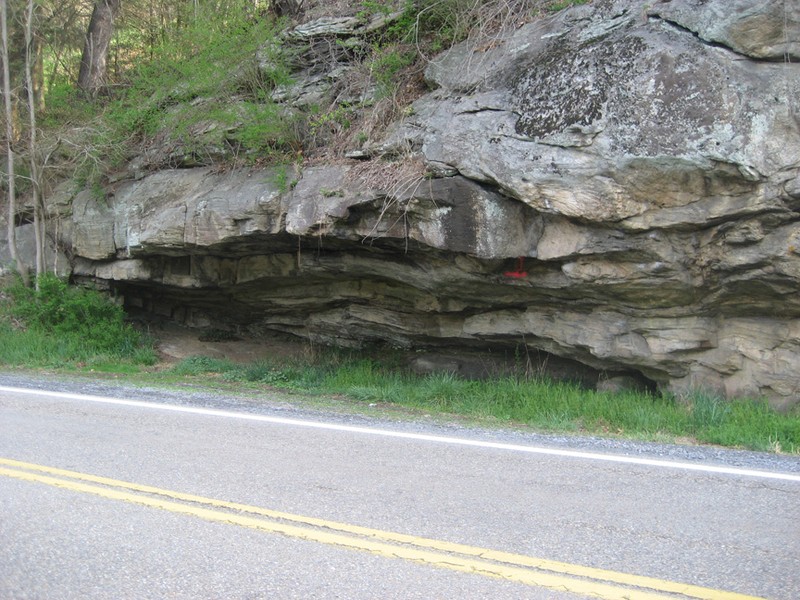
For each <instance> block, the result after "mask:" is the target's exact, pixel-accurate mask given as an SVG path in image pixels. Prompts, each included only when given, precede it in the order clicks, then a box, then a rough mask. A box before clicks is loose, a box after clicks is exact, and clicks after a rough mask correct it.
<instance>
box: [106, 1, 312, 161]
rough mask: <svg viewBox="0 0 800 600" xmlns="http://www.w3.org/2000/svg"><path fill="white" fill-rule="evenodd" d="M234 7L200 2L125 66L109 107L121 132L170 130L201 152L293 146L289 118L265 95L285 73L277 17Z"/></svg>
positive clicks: (126, 135) (137, 134)
mask: <svg viewBox="0 0 800 600" xmlns="http://www.w3.org/2000/svg"><path fill="white" fill-rule="evenodd" d="M236 7H238V8H236ZM236 7H234V8H231V9H230V12H226V13H218V12H215V11H217V10H218V7H215V6H209V5H207V4H204V3H201V7H200V8H199V9H198V10H199V14H197V15H194V14H190V15H189V16H187V17H186V19H185V20H184V21H183V22H184V26H183V27H180V28H177V29H176V30H175V31H174V32H172V34H171V35H170V36H168V37H167V38H165V39H164V40H163V42H162V43H161V44H160V45H158V46H157V47H155V48H154V49H153V50H152V55H151V57H149V59H148V60H145V61H143V62H142V64H140V65H139V66H138V67H137V68H136V69H135V70H134V71H133V73H131V74H130V76H129V81H128V85H127V87H126V88H125V89H124V91H123V92H122V93H121V94H120V96H119V98H118V99H117V100H115V101H114V102H112V103H111V105H110V106H109V110H108V113H107V118H108V120H109V122H110V123H112V124H113V126H114V128H115V131H116V134H117V137H118V138H119V139H121V140H128V139H138V140H143V141H147V140H148V139H151V138H153V137H154V136H156V135H167V136H169V139H170V140H171V141H172V142H173V143H175V144H177V145H180V146H182V147H183V148H184V150H185V151H187V152H194V153H196V154H198V155H200V156H202V155H204V154H219V153H221V152H227V151H230V150H231V149H232V152H233V153H234V154H236V153H238V152H243V153H244V154H245V155H248V156H255V155H258V156H266V155H271V154H273V153H279V154H280V153H283V152H288V151H292V150H295V149H296V148H295V146H296V138H297V134H296V131H295V127H294V120H293V118H291V117H288V116H287V115H286V114H285V113H283V112H281V111H280V110H279V108H278V107H277V105H276V104H275V103H274V102H272V101H271V100H270V98H269V96H270V92H271V91H272V90H273V89H274V88H275V87H276V86H279V85H284V84H286V83H287V82H288V81H289V71H288V68H287V66H286V61H285V59H284V57H283V54H282V50H281V48H280V45H279V43H278V34H279V32H280V23H277V22H274V21H272V20H270V19H268V18H266V17H263V16H259V17H258V18H254V16H253V15H251V14H249V12H248V11H247V10H245V9H244V8H242V6H240V5H238V4H237V5H236ZM221 14H224V15H225V16H224V18H223V17H221Z"/></svg>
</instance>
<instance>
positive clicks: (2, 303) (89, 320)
mask: <svg viewBox="0 0 800 600" xmlns="http://www.w3.org/2000/svg"><path fill="white" fill-rule="evenodd" d="M156 359H157V355H156V352H155V350H154V349H153V346H152V343H150V342H149V340H147V339H146V338H145V337H144V336H142V335H141V334H140V333H139V332H137V331H136V330H134V329H133V328H132V327H131V326H130V325H129V324H127V323H125V314H124V312H123V311H122V308H121V307H119V306H117V305H116V304H114V303H113V302H111V301H110V300H109V299H108V298H107V297H105V296H103V295H102V294H100V293H99V292H96V291H93V290H86V289H81V288H74V287H69V286H68V285H67V284H66V283H65V282H64V281H62V280H60V279H58V278H57V277H54V276H49V275H48V276H44V277H41V278H40V279H39V281H38V289H33V288H26V287H24V286H23V285H21V284H20V283H16V284H14V285H11V286H9V287H7V288H5V289H4V290H3V291H2V292H0V364H1V365H9V366H26V367H50V368H52V367H58V368H89V369H95V370H97V371H108V370H111V369H113V370H117V371H121V372H126V371H127V372H132V371H136V370H137V368H138V366H140V365H152V364H154V363H155V361H156Z"/></svg>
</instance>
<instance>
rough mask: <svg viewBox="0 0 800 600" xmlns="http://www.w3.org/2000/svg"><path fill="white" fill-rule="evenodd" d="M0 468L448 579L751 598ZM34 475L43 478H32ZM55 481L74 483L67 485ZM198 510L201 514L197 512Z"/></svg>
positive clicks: (616, 596) (619, 593)
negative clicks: (434, 571)
mask: <svg viewBox="0 0 800 600" xmlns="http://www.w3.org/2000/svg"><path fill="white" fill-rule="evenodd" d="M0 465H6V466H7V467H10V468H3V467H0V475H4V476H6V477H12V478H15V479H20V480H24V481H30V482H37V483H43V484H47V485H51V486H55V487H59V488H63V489H68V490H72V491H76V492H82V493H87V494H92V495H95V496H101V497H104V498H109V499H114V500H121V501H125V502H131V503H135V504H139V505H143V506H148V507H151V508H158V509H161V510H166V511H170V512H175V513H180V514H184V515H191V516H195V517H199V518H202V519H206V520H209V521H216V522H222V523H229V524H234V525H239V526H242V527H248V528H252V529H258V530H261V531H267V532H270V533H278V534H282V535H286V536H289V537H293V538H298V539H303V540H307V541H312V542H317V543H324V544H328V545H333V546H340V547H346V548H350V549H356V550H363V551H367V552H370V553H372V554H377V555H380V556H387V557H391V558H403V559H406V560H411V561H414V562H420V563H426V564H430V565H434V566H438V567H444V568H448V569H451V570H456V571H462V572H468V573H477V574H481V575H487V576H492V577H499V578H502V579H507V580H511V581H516V582H519V583H524V584H528V585H535V586H539V587H545V588H549V589H555V590H559V591H568V592H572V593H576V594H582V595H584V596H592V597H598V598H603V599H607V600H624V599H629V600H656V599H664V598H667V597H674V596H672V595H673V594H678V595H680V596H683V597H689V598H697V599H708V600H711V599H714V600H716V599H719V600H756V599H755V597H753V596H746V595H742V594H737V593H734V592H725V591H722V590H715V589H711V588H704V587H699V586H693V585H687V584H681V583H676V582H671V581H666V580H661V579H655V578H650V577H641V576H638V575H630V574H626V573H619V572H616V571H608V570H604V569H595V568H592V567H583V566H580V565H573V564H569V563H562V562H557V561H551V560H547V559H540V558H533V557H529V556H524V555H520V554H512V553H508V552H501V551H497V550H490V549H487V548H478V547H474V546H467V545H463V544H456V543H451V542H445V541H440V540H433V539H427V538H421V537H417V536H412V535H406V534H400V533H392V532H387V531H381V530H378V529H371V528H367V527H360V526H357V525H349V524H345V523H336V522H333V521H326V520H323V519H317V518H314V517H306V516H302V515H294V514H290V513H284V512H279V511H273V510H269V509H264V508H260V507H257V506H250V505H246V504H239V503H235V502H226V501H223V500H216V499H212V498H205V497H202V496H195V495H192V494H184V493H181V492H176V491H171V490H164V489H160V488H156V487H151V486H146V485H139V484H135V483H129V482H125V481H120V480H116V479H110V478H107V477H99V476H95V475H89V474H86V473H79V472H76V471H68V470H64V469H57V468H54V467H47V466H43V465H36V464H32V463H25V462H21V461H16V460H11V459H4V458H0ZM20 469H23V470H20ZM30 471H33V472H30ZM38 473H47V474H48V475H39V474H38ZM49 475H55V476H57V477H51V476H49ZM63 478H68V479H72V480H77V481H69V480H68V479H63ZM81 481H84V482H90V483H94V484H100V485H102V486H110V487H113V488H119V489H108V487H99V486H97V485H89V484H86V483H80V482H81ZM121 490H129V491H121ZM132 492H133V493H132ZM145 494H150V495H156V496H161V497H162V498H154V497H151V496H148V495H145ZM163 498H168V499H170V500H165V499H163ZM174 500H179V501H181V502H190V503H192V504H188V505H187V504H181V503H179V502H174ZM198 504H199V505H203V506H197V505H198ZM207 507H213V508H217V509H219V508H222V509H226V510H227V511H237V513H239V514H233V513H231V512H226V511H222V510H213V509H212V508H207ZM243 512H244V513H250V514H251V515H258V516H260V517H266V518H268V519H275V520H279V521H288V522H289V523H293V524H287V523H285V522H274V521H268V520H265V519H263V518H261V519H259V518H256V517H252V516H246V515H243V514H241V513H243ZM363 538H366V539H363ZM457 555H460V556H457ZM497 563H500V564H497ZM533 569H536V570H533ZM542 571H544V572H542ZM610 583H616V584H621V585H624V586H631V587H630V588H628V587H625V588H623V587H617V586H614V585H609V584H610ZM631 588H638V589H631ZM665 593H666V594H670V596H664V595H663V594H665Z"/></svg>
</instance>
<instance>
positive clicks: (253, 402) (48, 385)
mask: <svg viewBox="0 0 800 600" xmlns="http://www.w3.org/2000/svg"><path fill="white" fill-rule="evenodd" d="M0 386H7V387H19V388H26V389H39V390H48V391H57V392H67V393H75V394H86V395H93V396H105V397H111V398H124V399H129V400H139V401H145V402H152V403H162V404H173V405H182V406H196V407H203V408H212V409H219V410H228V411H238V412H246V413H250V414H263V415H272V416H280V417H284V418H293V419H303V420H313V421H325V422H332V423H339V424H346V425H355V426H366V427H374V428H380V429H388V430H395V431H407V432H412V433H422V434H429V435H440V436H452V437H459V438H467V439H475V440H485V441H491V442H499V443H505V444H520V445H530V446H539V447H548V448H558V449H570V450H578V451H584V452H597V453H606V454H620V455H625V456H635V457H638V458H650V459H658V460H673V461H679V462H691V463H698V464H711V465H718V466H725V467H736V468H741V469H756V470H766V471H777V472H785V473H800V456H795V455H784V454H772V453H766V452H752V451H744V450H736V449H728V448H720V447H715V446H701V445H691V444H665V443H654V442H641V441H633V440H623V439H616V438H602V437H597V436H585V435H579V434H568V435H564V434H549V433H540V432H536V431H533V430H531V429H527V428H520V427H511V426H505V425H500V424H498V425H497V426H494V425H493V424H489V425H487V424H485V423H481V424H479V425H476V424H474V423H473V422H470V421H468V420H467V419H464V418H460V417H452V418H447V417H443V416H441V415H429V414H426V413H424V412H421V411H412V410H409V409H404V408H397V407H393V406H385V405H366V404H362V403H357V402H353V401H349V400H343V399H340V398H334V397H318V396H314V397H310V396H303V395H300V394H293V393H284V392H279V391H276V390H258V391H256V390H246V389H245V390H242V389H234V388H231V387H226V388H224V389H210V388H209V387H205V386H199V385H195V384H191V383H189V384H174V385H151V384H136V383H131V382H129V381H122V380H118V379H116V378H114V377H113V376H97V377H90V376H87V375H62V374H57V375H55V374H47V373H29V372H11V371H6V372H0Z"/></svg>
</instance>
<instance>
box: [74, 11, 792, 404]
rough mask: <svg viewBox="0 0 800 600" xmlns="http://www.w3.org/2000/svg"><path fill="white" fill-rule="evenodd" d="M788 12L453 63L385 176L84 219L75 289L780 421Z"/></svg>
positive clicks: (698, 19) (166, 181)
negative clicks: (638, 380) (645, 389)
mask: <svg viewBox="0 0 800 600" xmlns="http://www.w3.org/2000/svg"><path fill="white" fill-rule="evenodd" d="M732 5H735V7H732ZM798 12H800V9H798V8H796V7H793V3H789V2H778V1H773V2H763V1H755V0H752V1H746V0H736V2H731V1H730V0H702V1H701V0H672V1H671V2H656V3H652V2H638V1H635V0H627V1H616V2H615V1H610V0H601V1H597V2H593V3H591V4H590V5H587V6H581V7H575V8H573V9H571V10H567V11H564V12H562V13H559V14H557V15H555V16H552V17H549V18H546V19H543V20H541V21H537V22H535V23H532V24H529V25H526V26H524V27H521V28H520V29H518V30H517V31H515V32H513V33H512V34H509V35H508V36H507V37H504V38H498V39H496V40H492V41H491V43H482V44H470V43H464V44H462V45H460V46H457V47H455V48H453V49H452V50H451V51H449V52H448V53H447V54H445V55H443V56H441V57H439V58H438V59H437V60H436V61H435V62H433V63H432V64H431V65H430V67H429V69H428V72H427V78H428V80H429V82H430V85H431V86H432V87H433V88H435V89H434V90H433V91H431V92H430V93H428V94H427V95H425V96H424V97H422V98H421V99H419V100H418V101H417V102H416V103H415V104H414V105H413V107H412V108H413V110H412V111H410V114H409V116H407V117H406V118H405V119H404V120H403V121H402V122H400V123H396V124H395V125H394V126H393V127H392V129H391V131H390V133H389V134H387V137H386V138H385V139H384V140H383V141H382V142H381V143H379V144H375V145H373V146H372V147H370V148H367V149H366V150H367V151H368V153H372V155H373V156H381V157H382V158H375V159H374V160H372V161H371V162H366V163H364V162H360V163H357V162H353V164H351V165H345V166H341V165H331V166H318V167H313V168H307V169H305V170H303V171H302V172H298V173H297V174H295V175H291V174H290V175H289V177H288V179H293V178H296V179H297V181H296V185H295V186H294V187H293V188H292V189H283V188H282V187H281V185H279V182H285V181H286V179H287V175H286V173H280V172H269V171H256V170H254V171H235V172H229V173H222V174H220V173H214V172H211V171H209V170H206V169H192V170H179V171H163V172H159V173H155V174H153V175H150V176H147V177H144V178H143V179H140V180H138V181H131V182H126V183H122V184H120V185H119V186H118V188H117V189H116V190H115V193H114V195H113V196H112V197H110V198H109V199H107V200H106V201H100V202H98V201H97V200H96V199H94V198H92V197H91V195H90V194H88V193H84V194H81V195H80V196H79V197H78V198H76V199H75V201H74V203H73V206H74V210H73V214H72V221H73V223H72V226H71V227H67V228H66V229H65V230H66V231H70V230H71V231H72V235H73V248H74V252H75V253H76V255H77V257H78V258H77V260H76V263H75V273H76V274H77V275H81V276H85V277H93V278H96V279H102V280H107V281H109V282H110V283H111V284H112V285H113V286H114V287H116V288H117V289H119V290H121V291H122V292H123V293H124V294H125V295H126V297H127V299H128V302H129V303H130V304H131V305H139V306H141V307H143V308H147V309H150V310H153V311H155V312H159V313H161V314H164V315H165V316H169V317H171V318H176V319H179V320H182V321H185V322H187V323H190V324H194V325H197V326H203V325H209V324H214V325H215V326H229V327H240V328H249V329H250V330H251V331H260V330H266V329H269V330H280V331H285V332H290V333H293V334H297V335H301V336H305V337H308V338H311V339H314V340H322V341H326V342H334V343H338V344H346V345H360V344H363V343H365V342H371V341H383V342H389V343H392V344H396V345H401V346H404V347H414V348H428V347H436V346H447V347H449V348H453V347H461V348H466V349H470V350H473V351H480V350H481V349H487V348H492V349H494V348H503V347H505V348H515V347H517V348H519V347H520V346H523V347H525V348H526V349H527V350H529V351H533V350H539V351H544V352H547V353H550V354H551V355H555V356H556V357H561V358H564V359H571V360H573V361H577V362H576V363H570V364H577V363H580V364H583V365H587V366H588V367H591V368H592V369H595V370H596V371H598V372H607V373H611V374H618V373H626V374H631V373H633V374H640V375H642V376H644V377H646V378H647V379H649V380H650V381H652V382H655V383H656V384H657V385H658V386H659V387H660V388H661V389H663V390H670V391H675V392H682V391H686V390H690V389H694V388H705V389H710V390H712V391H715V392H721V393H724V394H726V395H729V396H733V395H750V396H766V397H769V398H770V399H771V401H772V402H773V403H774V404H776V405H783V406H787V405H790V404H793V403H796V402H797V401H798V398H800V378H799V377H798V376H797V373H799V372H800V319H798V317H800V294H799V293H798V284H799V283H800V226H798V216H799V215H798V211H799V210H800V107H799V106H798V104H800V62H798V44H799V43H800V42H798V40H800V26H798V22H799V21H800V17H799V16H798ZM387 157H391V161H389V160H387Z"/></svg>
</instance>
